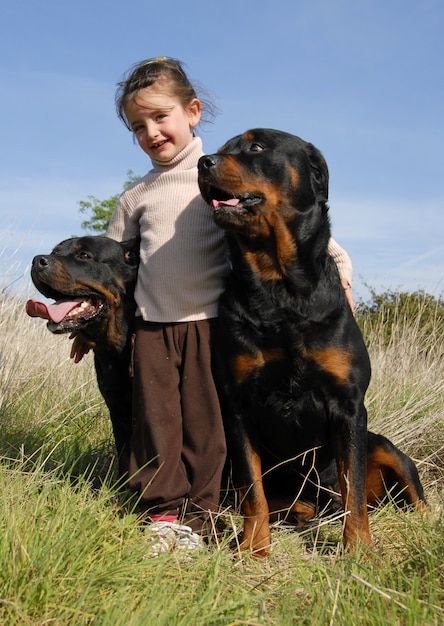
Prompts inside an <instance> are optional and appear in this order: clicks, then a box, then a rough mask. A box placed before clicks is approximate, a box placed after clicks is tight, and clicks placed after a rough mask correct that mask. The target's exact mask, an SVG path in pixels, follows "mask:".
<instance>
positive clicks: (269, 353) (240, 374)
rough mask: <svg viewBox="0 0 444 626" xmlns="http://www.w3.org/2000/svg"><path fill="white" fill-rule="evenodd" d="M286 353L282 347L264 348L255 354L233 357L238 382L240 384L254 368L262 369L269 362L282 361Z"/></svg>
mask: <svg viewBox="0 0 444 626" xmlns="http://www.w3.org/2000/svg"><path fill="white" fill-rule="evenodd" d="M283 357H284V354H283V352H282V350H281V349H280V348H276V349H275V350H264V351H263V352H262V351H258V352H254V353H253V354H238V355H237V356H235V357H234V358H233V369H234V372H235V376H236V382H237V384H238V385H240V384H241V383H242V382H243V381H244V380H245V379H246V378H247V377H248V376H249V375H250V374H251V373H252V372H254V370H257V369H261V368H262V367H264V366H265V365H266V364H267V363H271V362H272V361H280V360H281V359H282V358H283Z"/></svg>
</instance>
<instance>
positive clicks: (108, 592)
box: [0, 294, 444, 626]
mask: <svg viewBox="0 0 444 626" xmlns="http://www.w3.org/2000/svg"><path fill="white" fill-rule="evenodd" d="M0 299H1V301H0V359H1V360H0V390H1V391H0V428H1V432H2V436H1V437H0V499H1V503H0V623H1V624H2V625H4V626H12V625H20V626H22V625H27V624H30V625H33V626H34V625H41V626H43V625H45V626H46V625H48V624H55V625H57V626H64V625H65V624H66V625H68V624H69V625H70V626H71V625H73V624H75V625H76V626H77V625H83V624H85V625H86V624H88V625H101V626H102V625H108V624H109V625H110V626H120V625H122V626H123V625H125V626H133V625H134V626H139V625H140V626H147V625H150V626H151V625H154V626H156V625H158V624H167V625H173V626H175V625H178V626H179V625H180V626H184V625H190V626H200V625H202V626H211V625H221V626H222V625H223V626H225V625H227V626H228V625H235V624H236V625H241V624H248V625H250V626H254V625H258V624H266V625H276V626H280V625H287V624H288V625H290V624H298V625H299V624H307V625H313V624H314V625H317V624H319V625H325V624H327V625H340V626H344V625H345V626H348V625H350V626H351V625H353V626H355V625H356V624H363V625H366V624H368V625H371V626H375V625H378V624H381V625H382V624H384V626H385V625H386V624H391V625H398V624H399V625H410V624H411V625H413V624H414V625H417V624H424V625H427V626H429V625H434V624H436V625H438V624H442V623H444V565H443V564H444V532H443V531H444V529H443V514H442V505H443V501H444V494H443V485H444V469H443V467H444V462H443V461H444V452H443V440H444V414H443V406H444V383H443V380H444V376H443V373H444V372H443V369H444V368H443V353H444V350H443V344H444V340H443V336H444V332H442V331H443V330H444V329H443V328H442V327H441V326H440V324H441V321H440V320H439V319H437V320H436V322H435V323H434V324H435V325H434V326H433V328H432V331H431V330H430V328H429V327H428V329H427V333H425V334H424V333H423V332H422V330H421V323H420V321H419V323H418V319H417V317H415V322H414V323H413V324H410V323H404V324H402V327H399V328H397V329H396V332H394V333H391V334H390V337H389V339H388V340H387V334H386V332H385V328H384V319H383V317H381V318H380V319H379V320H378V319H374V318H372V319H371V320H370V322H371V323H370V322H369V323H367V322H366V320H365V319H363V320H360V322H361V324H362V326H363V328H364V332H365V334H366V339H367V341H368V344H369V348H370V353H371V358H372V363H373V379H372V384H371V388H370V390H369V394H368V402H367V404H368V408H369V413H370V427H371V428H372V429H373V430H376V431H378V432H382V433H383V434H386V435H388V436H389V437H390V438H392V439H393V440H394V441H395V442H396V443H397V444H400V445H401V447H402V448H403V450H405V451H406V452H407V453H409V454H410V455H412V456H413V457H414V458H415V460H416V461H417V463H418V467H419V471H420V474H421V478H422V480H423V483H424V486H425V490H426V495H427V498H428V500H429V503H430V512H429V513H428V514H427V515H425V516H423V515H421V514H419V513H407V512H400V511H397V510H395V509H394V508H393V507H391V506H387V507H385V508H383V509H382V510H379V511H377V512H375V513H374V514H373V515H372V516H371V520H370V523H371V532H372V536H373V540H374V547H373V548H372V550H368V549H365V548H364V547H362V549H361V550H360V551H358V553H357V554H354V555H349V554H344V553H343V552H342V548H341V542H340V536H341V524H340V522H338V521H336V522H335V521H333V520H326V521H325V522H324V523H323V524H322V526H321V527H320V528H319V529H317V530H316V531H315V530H314V529H311V530H310V531H307V530H306V531H304V532H294V531H291V530H289V529H288V528H285V527H283V526H279V525H275V526H274V527H273V542H274V546H273V550H272V553H271V556H270V558H268V559H265V560H255V559H252V558H251V557H250V556H249V555H242V556H240V555H239V554H237V551H236V549H235V548H233V540H234V534H235V530H236V529H237V530H239V529H240V528H241V524H242V521H241V518H240V517H239V515H238V513H237V511H234V510H231V509H226V510H221V512H220V518H221V521H223V522H224V523H225V527H226V531H225V533H224V534H223V535H222V536H221V538H220V540H219V543H218V544H215V545H213V546H211V547H210V548H209V549H208V550H205V551H203V552H193V553H190V554H188V555H183V554H181V553H180V552H179V553H167V554H163V555H161V556H160V557H159V558H155V559H153V558H150V557H149V545H150V534H149V530H147V528H146V527H144V526H143V525H142V524H141V523H140V521H139V519H138V518H137V516H136V515H135V514H133V513H132V512H131V509H130V507H129V506H128V505H127V503H125V501H124V499H123V498H122V496H121V495H119V493H118V492H117V490H116V489H115V488H114V485H113V480H114V459H113V447H112V441H111V429H110V424H109V418H108V415H107V412H106V408H105V406H104V404H103V401H102V399H101V397H100V395H99V393H98V391H97V386H96V383H95V376H94V370H93V366H92V359H91V358H90V357H88V359H85V360H84V362H82V363H81V364H79V365H74V364H73V363H72V362H71V361H70V359H69V358H68V353H69V343H70V342H69V341H68V340H67V339H66V337H54V336H52V335H51V334H50V333H49V332H48V331H47V330H46V328H45V324H44V323H43V322H42V321H41V320H31V319H29V318H27V317H26V315H25V314H24V311H23V301H22V299H20V298H13V297H11V296H7V295H5V294H1V296H0Z"/></svg>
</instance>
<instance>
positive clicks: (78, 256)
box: [26, 237, 140, 477]
mask: <svg viewBox="0 0 444 626" xmlns="http://www.w3.org/2000/svg"><path fill="white" fill-rule="evenodd" d="M139 245H140V242H139V240H138V239H131V240H129V241H126V242H123V243H119V242H117V241H114V240H112V239H109V238H108V237H76V238H73V239H67V240H66V241H62V242H61V243H59V244H58V245H57V246H56V247H55V248H54V250H53V251H52V252H51V253H50V254H44V255H43V254H41V255H39V256H36V257H34V259H33V262H32V269H31V278H32V281H33V283H34V285H35V286H36V287H37V289H38V290H39V291H40V293H42V294H43V295H44V296H45V297H47V298H50V299H54V300H56V302H55V304H52V305H50V306H47V305H46V304H44V303H42V302H36V301H34V300H29V301H28V302H27V303H26V312H27V313H28V315H30V316H31V317H42V318H44V319H47V320H49V321H48V328H49V330H50V331H51V332H53V333H68V332H69V333H75V334H76V335H78V336H79V337H80V338H81V339H82V340H83V341H84V342H85V343H86V344H88V345H89V346H90V347H92V348H93V350H94V364H95V368H96V374H97V382H98V385H99V389H100V392H101V394H102V396H103V398H104V400H105V402H106V404H107V406H108V409H109V412H110V416H111V422H112V426H113V433H114V439H115V443H116V448H117V454H118V458H119V476H120V477H124V476H125V474H126V472H127V471H128V461H129V440H130V435H131V423H132V421H131V419H132V418H131V380H130V376H129V366H130V355H131V345H130V344H131V330H132V324H133V320H134V313H135V308H136V307H135V302H134V288H135V284H136V278H137V268H138V265H139Z"/></svg>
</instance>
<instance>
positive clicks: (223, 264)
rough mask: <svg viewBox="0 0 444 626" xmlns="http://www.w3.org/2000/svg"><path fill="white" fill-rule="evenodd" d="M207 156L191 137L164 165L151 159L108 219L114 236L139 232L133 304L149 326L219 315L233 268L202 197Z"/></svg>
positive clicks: (222, 234) (110, 230)
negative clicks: (200, 170)
mask: <svg viewBox="0 0 444 626" xmlns="http://www.w3.org/2000/svg"><path fill="white" fill-rule="evenodd" d="M202 154H203V151H202V140H201V139H200V137H194V138H193V141H192V142H191V144H190V145H188V146H187V147H186V148H185V149H184V150H182V152H180V154H178V155H177V156H176V157H175V158H174V159H172V160H171V161H169V162H168V163H167V164H164V163H160V162H155V161H153V169H152V170H151V171H150V172H148V174H147V175H146V176H144V177H143V178H141V179H139V180H138V181H136V182H135V183H133V184H132V185H131V186H129V187H128V188H127V189H126V190H125V191H124V192H123V194H122V195H121V196H120V199H119V202H118V205H117V208H116V210H115V212H114V215H113V217H112V219H111V222H110V225H109V229H108V233H107V234H108V236H109V237H111V238H112V239H117V240H118V241H124V240H125V239H129V238H131V237H136V236H138V235H139V234H140V237H141V245H140V266H139V274H138V279H137V285H136V291H135V299H136V302H137V306H138V313H139V314H140V315H142V317H143V319H144V320H146V321H151V322H185V321H192V320H201V319H206V318H211V317H217V305H218V299H219V296H220V294H221V292H222V290H223V287H224V278H225V276H226V274H227V272H228V269H229V266H228V260H227V251H226V244H225V235H224V232H223V231H222V230H221V229H220V228H218V227H217V226H216V224H215V223H214V221H213V217H212V214H211V209H210V208H209V207H208V205H207V204H206V203H205V202H204V200H203V199H202V197H201V195H200V193H199V187H198V183H197V162H198V160H199V157H201V156H202Z"/></svg>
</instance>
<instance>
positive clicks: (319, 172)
mask: <svg viewBox="0 0 444 626" xmlns="http://www.w3.org/2000/svg"><path fill="white" fill-rule="evenodd" d="M309 145H310V153H309V162H310V169H311V181H312V185H313V190H314V191H315V193H316V194H317V196H318V197H319V200H321V201H324V202H327V200H328V167H327V163H326V161H325V159H324V157H323V156H322V154H321V153H320V152H319V150H318V149H317V148H315V147H314V146H313V145H312V144H309Z"/></svg>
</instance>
